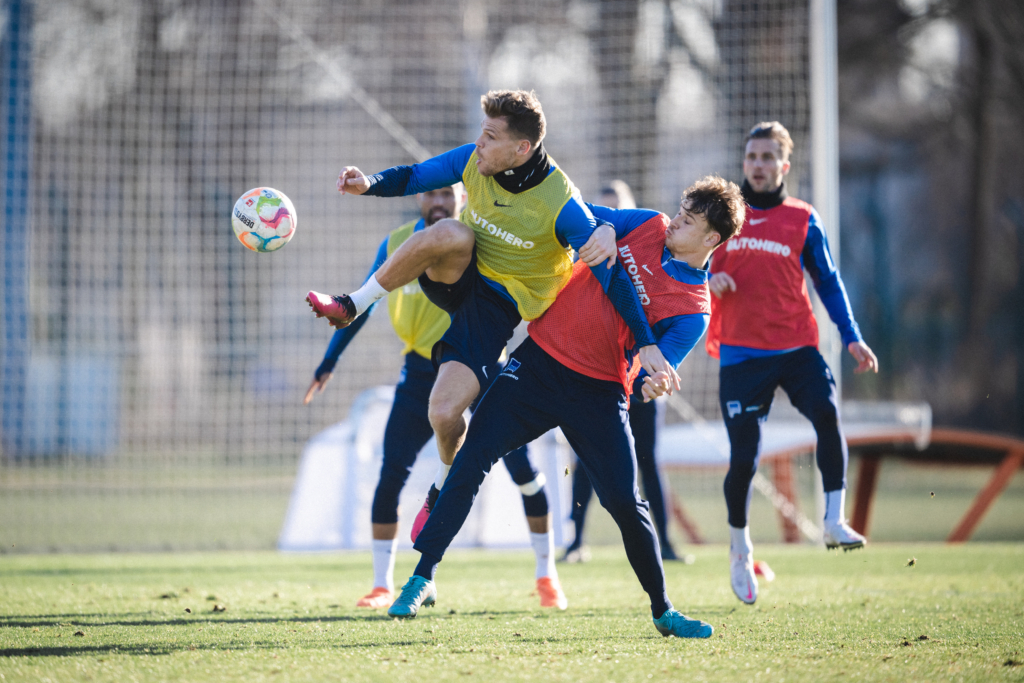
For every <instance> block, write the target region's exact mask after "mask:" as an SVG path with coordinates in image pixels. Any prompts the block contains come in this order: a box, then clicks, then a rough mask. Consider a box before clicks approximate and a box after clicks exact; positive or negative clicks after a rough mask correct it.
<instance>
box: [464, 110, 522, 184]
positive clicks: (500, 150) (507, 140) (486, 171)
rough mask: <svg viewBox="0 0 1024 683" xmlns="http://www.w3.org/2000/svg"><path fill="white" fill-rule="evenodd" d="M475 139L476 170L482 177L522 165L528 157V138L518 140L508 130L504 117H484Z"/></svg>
mask: <svg viewBox="0 0 1024 683" xmlns="http://www.w3.org/2000/svg"><path fill="white" fill-rule="evenodd" d="M480 129H481V130H480V137H478V138H477V139H476V170H477V171H479V172H480V175H482V176H484V177H490V176H493V175H497V174H498V173H501V172H503V171H507V170H509V169H510V168H515V167H516V166H520V165H522V164H523V163H524V162H525V161H526V160H527V159H529V158H530V154H531V153H532V151H533V150H532V145H530V141H529V140H518V139H516V138H515V137H513V136H512V135H511V134H510V133H509V131H508V122H507V121H505V118H504V117H498V118H491V117H490V116H488V117H485V118H484V121H483V123H481V124H480Z"/></svg>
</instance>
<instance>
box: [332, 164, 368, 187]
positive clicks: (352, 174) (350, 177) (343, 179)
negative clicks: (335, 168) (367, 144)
mask: <svg viewBox="0 0 1024 683" xmlns="http://www.w3.org/2000/svg"><path fill="white" fill-rule="evenodd" d="M369 189H370V179H369V178H367V177H366V176H365V175H364V174H363V172H362V171H360V170H359V169H358V168H356V167H355V166H346V167H345V168H343V169H341V173H339V174H338V192H340V193H342V194H362V193H364V192H366V191H367V190H369Z"/></svg>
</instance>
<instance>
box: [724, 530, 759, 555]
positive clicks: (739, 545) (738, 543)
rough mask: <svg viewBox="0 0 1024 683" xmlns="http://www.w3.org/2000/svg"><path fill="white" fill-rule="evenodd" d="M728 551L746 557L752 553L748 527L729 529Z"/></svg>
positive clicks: (752, 546) (752, 547) (752, 545)
mask: <svg viewBox="0 0 1024 683" xmlns="http://www.w3.org/2000/svg"><path fill="white" fill-rule="evenodd" d="M729 550H730V551H731V552H734V553H736V554H738V555H748V554H750V553H752V552H754V544H753V543H751V542H750V527H749V526H745V527H743V528H742V529H737V528H736V527H734V526H731V527H729Z"/></svg>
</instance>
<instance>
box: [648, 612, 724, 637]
mask: <svg viewBox="0 0 1024 683" xmlns="http://www.w3.org/2000/svg"><path fill="white" fill-rule="evenodd" d="M654 628H656V629H658V633H660V634H661V635H663V636H665V637H666V638H667V637H668V636H675V637H676V638H710V637H711V634H712V633H714V632H715V629H713V628H711V624H707V623H705V622H703V621H701V620H700V619H690V618H689V617H687V616H684V615H683V614H680V613H679V610H674V609H670V610H669V611H667V612H665V613H664V614H662V615H661V617H659V618H658V619H655V620H654Z"/></svg>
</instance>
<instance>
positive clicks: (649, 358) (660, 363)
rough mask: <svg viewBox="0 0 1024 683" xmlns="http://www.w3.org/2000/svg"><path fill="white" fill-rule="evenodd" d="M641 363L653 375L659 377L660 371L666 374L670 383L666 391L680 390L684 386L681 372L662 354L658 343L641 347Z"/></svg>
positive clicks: (669, 392)
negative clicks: (680, 377) (680, 375)
mask: <svg viewBox="0 0 1024 683" xmlns="http://www.w3.org/2000/svg"><path fill="white" fill-rule="evenodd" d="M640 365H641V366H642V367H643V369H644V370H646V371H647V374H648V375H650V376H651V377H657V376H658V373H664V374H665V376H666V377H667V378H668V383H669V386H668V388H667V389H666V390H665V393H667V394H671V393H672V391H673V390H679V388H680V387H682V384H681V383H680V380H679V374H678V373H677V372H676V369H675V368H674V367H672V365H671V364H670V363H669V362H668V360H667V359H666V358H665V356H663V355H662V354H661V349H659V348H658V345H657V344H651V345H650V346H641V347H640Z"/></svg>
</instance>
